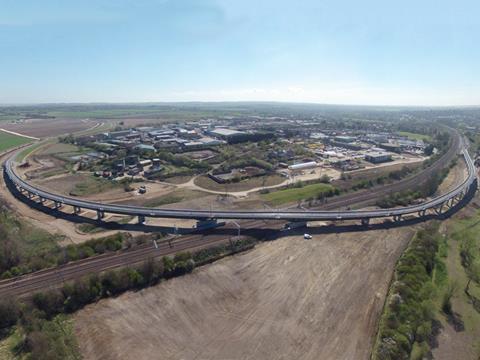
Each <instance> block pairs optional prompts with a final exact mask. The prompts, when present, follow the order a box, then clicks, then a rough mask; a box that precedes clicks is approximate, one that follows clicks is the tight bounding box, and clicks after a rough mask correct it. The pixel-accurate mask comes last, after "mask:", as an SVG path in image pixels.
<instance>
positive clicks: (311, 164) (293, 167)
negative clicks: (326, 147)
mask: <svg viewBox="0 0 480 360" xmlns="http://www.w3.org/2000/svg"><path fill="white" fill-rule="evenodd" d="M317 166H318V164H317V163H316V162H315V161H309V162H305V163H300V164H295V165H290V166H289V167H288V168H289V169H290V170H293V171H298V170H305V169H313V168H315V167H317Z"/></svg>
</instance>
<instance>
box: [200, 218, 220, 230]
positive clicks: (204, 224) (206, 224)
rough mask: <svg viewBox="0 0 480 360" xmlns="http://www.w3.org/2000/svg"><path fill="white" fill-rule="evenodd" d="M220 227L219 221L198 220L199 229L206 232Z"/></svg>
mask: <svg viewBox="0 0 480 360" xmlns="http://www.w3.org/2000/svg"><path fill="white" fill-rule="evenodd" d="M217 226H219V224H218V223H217V219H200V220H197V229H198V230H206V229H211V228H214V227H217Z"/></svg>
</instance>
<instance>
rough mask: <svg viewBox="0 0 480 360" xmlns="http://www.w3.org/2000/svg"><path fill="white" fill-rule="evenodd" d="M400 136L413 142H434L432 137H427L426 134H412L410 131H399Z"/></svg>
mask: <svg viewBox="0 0 480 360" xmlns="http://www.w3.org/2000/svg"><path fill="white" fill-rule="evenodd" d="M398 135H400V136H406V137H408V138H409V139H411V140H423V141H430V140H432V137H431V136H430V135H425V134H416V133H411V132H408V131H399V132H398Z"/></svg>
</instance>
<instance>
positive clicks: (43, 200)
mask: <svg viewBox="0 0 480 360" xmlns="http://www.w3.org/2000/svg"><path fill="white" fill-rule="evenodd" d="M45 201H47V199H45V198H44V197H41V196H40V204H45Z"/></svg>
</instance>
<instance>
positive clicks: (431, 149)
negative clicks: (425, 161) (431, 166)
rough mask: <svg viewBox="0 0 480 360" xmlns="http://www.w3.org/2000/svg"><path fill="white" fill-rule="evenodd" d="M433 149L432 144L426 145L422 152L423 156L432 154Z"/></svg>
mask: <svg viewBox="0 0 480 360" xmlns="http://www.w3.org/2000/svg"><path fill="white" fill-rule="evenodd" d="M433 149H434V146H433V145H432V144H428V145H427V146H426V147H425V150H423V152H424V153H425V155H427V156H430V155H432V154H433Z"/></svg>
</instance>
